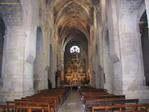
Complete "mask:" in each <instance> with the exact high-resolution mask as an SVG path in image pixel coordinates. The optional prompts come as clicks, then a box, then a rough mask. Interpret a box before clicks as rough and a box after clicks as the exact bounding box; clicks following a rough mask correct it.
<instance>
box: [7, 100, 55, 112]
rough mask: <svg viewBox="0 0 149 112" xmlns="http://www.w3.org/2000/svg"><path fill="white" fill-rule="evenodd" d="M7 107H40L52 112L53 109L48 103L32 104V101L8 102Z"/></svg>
mask: <svg viewBox="0 0 149 112" xmlns="http://www.w3.org/2000/svg"><path fill="white" fill-rule="evenodd" d="M6 104H7V105H11V106H12V105H14V106H15V105H16V106H39V107H44V108H45V110H46V111H48V112H52V111H51V110H53V108H51V104H50V103H46V102H33V101H32V102H30V101H7V102H6Z"/></svg>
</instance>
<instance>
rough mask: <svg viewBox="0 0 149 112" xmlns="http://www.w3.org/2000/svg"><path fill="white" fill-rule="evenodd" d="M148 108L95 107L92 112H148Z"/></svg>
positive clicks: (139, 105)
mask: <svg viewBox="0 0 149 112" xmlns="http://www.w3.org/2000/svg"><path fill="white" fill-rule="evenodd" d="M148 107H149V105H148V104H133V105H112V106H93V107H92V111H91V112H96V111H95V110H103V111H104V112H110V110H112V111H114V110H116V112H148Z"/></svg>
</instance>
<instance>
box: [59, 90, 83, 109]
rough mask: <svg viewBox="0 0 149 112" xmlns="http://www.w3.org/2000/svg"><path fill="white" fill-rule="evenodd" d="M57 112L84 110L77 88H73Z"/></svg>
mask: <svg viewBox="0 0 149 112" xmlns="http://www.w3.org/2000/svg"><path fill="white" fill-rule="evenodd" d="M58 112H84V110H83V108H82V105H81V101H80V97H79V94H78V92H77V90H73V91H72V92H71V94H70V95H69V97H68V98H67V100H66V101H65V103H64V104H63V105H62V107H61V108H60V109H59V111H58Z"/></svg>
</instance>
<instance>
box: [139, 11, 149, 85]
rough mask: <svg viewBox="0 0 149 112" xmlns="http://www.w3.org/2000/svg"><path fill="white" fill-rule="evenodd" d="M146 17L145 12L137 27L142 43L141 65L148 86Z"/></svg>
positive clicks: (148, 62) (148, 40) (148, 65)
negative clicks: (142, 65) (138, 27)
mask: <svg viewBox="0 0 149 112" xmlns="http://www.w3.org/2000/svg"><path fill="white" fill-rule="evenodd" d="M147 25H148V23H147V15H146V11H145V12H144V13H143V15H142V17H141V19H140V22H139V26H140V33H141V42H142V53H143V64H144V74H145V78H146V85H147V86H149V69H148V67H149V59H148V57H149V54H148V53H149V37H148V28H147Z"/></svg>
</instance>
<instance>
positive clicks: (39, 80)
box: [33, 27, 44, 93]
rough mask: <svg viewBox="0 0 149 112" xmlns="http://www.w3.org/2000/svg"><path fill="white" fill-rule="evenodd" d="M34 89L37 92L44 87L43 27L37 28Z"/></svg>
mask: <svg viewBox="0 0 149 112" xmlns="http://www.w3.org/2000/svg"><path fill="white" fill-rule="evenodd" d="M33 77H34V90H35V93H36V92H37V91H38V90H41V89H43V86H44V82H43V77H44V45H43V34H42V30H41V28H39V27H38V28H37V37H36V57H35V61H34V76H33Z"/></svg>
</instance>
